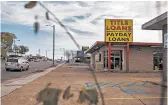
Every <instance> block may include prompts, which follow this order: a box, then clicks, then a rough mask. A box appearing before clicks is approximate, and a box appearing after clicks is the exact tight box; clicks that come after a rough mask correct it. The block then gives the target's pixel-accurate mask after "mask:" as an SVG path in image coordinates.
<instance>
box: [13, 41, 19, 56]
mask: <svg viewBox="0 0 168 105" xmlns="http://www.w3.org/2000/svg"><path fill="white" fill-rule="evenodd" d="M16 41H20V40H15V39H13V48H14V53H15V55H16Z"/></svg>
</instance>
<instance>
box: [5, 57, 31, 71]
mask: <svg viewBox="0 0 168 105" xmlns="http://www.w3.org/2000/svg"><path fill="white" fill-rule="evenodd" d="M5 68H6V71H9V70H20V71H23V70H28V69H29V62H28V60H27V59H25V58H23V57H20V58H7V60H6V62H5Z"/></svg>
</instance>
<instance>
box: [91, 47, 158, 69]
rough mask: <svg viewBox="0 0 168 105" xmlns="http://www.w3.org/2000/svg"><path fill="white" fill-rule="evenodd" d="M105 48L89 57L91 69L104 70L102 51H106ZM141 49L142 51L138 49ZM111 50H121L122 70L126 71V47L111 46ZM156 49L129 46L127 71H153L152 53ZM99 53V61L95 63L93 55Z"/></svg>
mask: <svg viewBox="0 0 168 105" xmlns="http://www.w3.org/2000/svg"><path fill="white" fill-rule="evenodd" d="M107 48H108V47H107V46H103V47H102V48H100V49H99V50H97V51H95V52H94V53H92V54H91V55H92V56H91V62H92V63H91V64H92V65H93V69H96V67H97V70H104V69H105V68H104V50H107ZM139 48H141V49H142V51H139V50H138V49H139ZM112 50H122V58H123V61H122V70H123V71H125V70H126V46H112ZM155 50H156V48H153V47H142V46H130V60H129V69H130V70H129V71H140V70H147V71H151V70H153V51H155ZM97 53H101V61H99V62H96V60H95V54H97ZM107 63H108V62H107Z"/></svg>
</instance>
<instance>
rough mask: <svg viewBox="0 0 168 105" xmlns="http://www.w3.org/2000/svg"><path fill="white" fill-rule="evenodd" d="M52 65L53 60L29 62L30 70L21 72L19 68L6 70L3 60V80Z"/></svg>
mask: <svg viewBox="0 0 168 105" xmlns="http://www.w3.org/2000/svg"><path fill="white" fill-rule="evenodd" d="M55 64H56V63H55ZM51 65H52V61H40V62H29V70H27V71H22V72H20V71H19V70H17V71H6V70H5V64H4V63H3V62H1V82H4V81H6V80H10V79H14V78H18V77H22V76H25V75H28V74H31V73H33V72H35V71H37V70H38V69H39V70H44V69H45V68H48V67H50V66H51Z"/></svg>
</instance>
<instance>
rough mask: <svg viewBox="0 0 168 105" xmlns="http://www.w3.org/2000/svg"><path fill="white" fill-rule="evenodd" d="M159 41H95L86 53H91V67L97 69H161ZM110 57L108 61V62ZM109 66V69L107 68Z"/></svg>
mask: <svg viewBox="0 0 168 105" xmlns="http://www.w3.org/2000/svg"><path fill="white" fill-rule="evenodd" d="M161 45H162V44H161V43H143V42H132V43H120V42H117V43H111V52H110V53H109V52H108V43H106V42H104V41H97V42H95V44H93V45H92V46H91V47H90V48H89V49H88V50H87V51H86V53H90V54H91V60H90V65H91V68H92V69H94V70H98V71H104V70H110V71H128V72H132V71H133V72H134V71H145V70H146V71H152V70H159V69H160V70H161V69H162V57H161V56H162V52H161V47H162V46H161ZM109 57H110V60H111V61H110V63H109V61H108V60H109ZM109 67H110V69H109Z"/></svg>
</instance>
